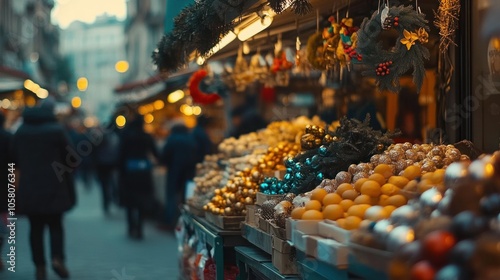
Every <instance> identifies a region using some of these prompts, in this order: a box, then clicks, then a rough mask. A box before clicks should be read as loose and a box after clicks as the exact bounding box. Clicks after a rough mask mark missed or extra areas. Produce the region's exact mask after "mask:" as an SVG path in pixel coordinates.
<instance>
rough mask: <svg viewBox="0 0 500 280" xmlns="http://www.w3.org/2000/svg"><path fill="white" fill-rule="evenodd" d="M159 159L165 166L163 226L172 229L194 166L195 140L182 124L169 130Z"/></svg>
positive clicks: (191, 177) (192, 175) (192, 174)
mask: <svg viewBox="0 0 500 280" xmlns="http://www.w3.org/2000/svg"><path fill="white" fill-rule="evenodd" d="M161 161H162V163H164V164H165V165H166V166H167V185H166V191H165V195H166V198H165V213H164V219H165V220H164V222H165V224H164V225H163V227H164V228H165V229H167V230H173V229H174V228H175V225H176V222H177V219H178V217H179V215H180V210H179V206H180V205H181V204H182V203H184V201H185V194H186V184H187V182H188V181H189V180H192V179H193V177H194V173H195V166H196V140H195V139H194V137H193V135H192V134H191V133H189V130H188V128H187V127H186V126H185V125H184V124H175V125H174V126H173V127H172V129H171V130H170V135H169V136H168V138H167V143H166V144H165V146H164V148H163V150H162V153H161Z"/></svg>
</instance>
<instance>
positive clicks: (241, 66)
mask: <svg viewBox="0 0 500 280" xmlns="http://www.w3.org/2000/svg"><path fill="white" fill-rule="evenodd" d="M233 79H234V83H235V85H236V91H239V92H241V91H244V90H245V89H246V87H247V85H248V84H249V83H251V82H252V81H254V80H255V76H254V74H253V73H252V72H251V71H249V68H248V62H247V60H246V59H245V57H244V56H243V47H242V46H240V48H239V49H238V56H237V57H236V62H235V64H234V69H233Z"/></svg>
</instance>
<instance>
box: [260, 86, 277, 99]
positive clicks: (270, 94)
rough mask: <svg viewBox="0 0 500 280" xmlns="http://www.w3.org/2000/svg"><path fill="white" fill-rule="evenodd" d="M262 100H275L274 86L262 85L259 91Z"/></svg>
mask: <svg viewBox="0 0 500 280" xmlns="http://www.w3.org/2000/svg"><path fill="white" fill-rule="evenodd" d="M260 97H261V98H262V101H264V102H266V103H273V102H274V101H275V100H276V89H275V88H274V87H269V86H264V87H263V88H262V90H261V91H260Z"/></svg>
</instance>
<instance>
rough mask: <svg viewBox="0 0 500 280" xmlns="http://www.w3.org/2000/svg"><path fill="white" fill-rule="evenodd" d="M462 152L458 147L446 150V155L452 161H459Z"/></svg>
mask: <svg viewBox="0 0 500 280" xmlns="http://www.w3.org/2000/svg"><path fill="white" fill-rule="evenodd" d="M461 155H462V154H461V153H460V151H459V150H458V149H456V148H453V149H448V150H446V153H445V156H446V157H447V158H449V159H451V160H452V161H459V160H460V156H461Z"/></svg>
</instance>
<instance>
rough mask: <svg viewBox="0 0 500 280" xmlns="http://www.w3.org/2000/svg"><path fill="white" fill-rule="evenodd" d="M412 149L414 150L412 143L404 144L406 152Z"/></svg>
mask: <svg viewBox="0 0 500 280" xmlns="http://www.w3.org/2000/svg"><path fill="white" fill-rule="evenodd" d="M411 148H413V145H412V144H411V143H410V142H405V143H403V149H404V150H410V149H411Z"/></svg>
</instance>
